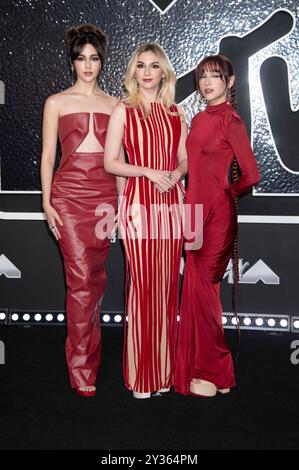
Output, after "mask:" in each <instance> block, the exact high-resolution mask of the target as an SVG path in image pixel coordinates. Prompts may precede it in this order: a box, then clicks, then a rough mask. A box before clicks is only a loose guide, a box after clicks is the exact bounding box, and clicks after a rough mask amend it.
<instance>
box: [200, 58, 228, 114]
mask: <svg viewBox="0 0 299 470" xmlns="http://www.w3.org/2000/svg"><path fill="white" fill-rule="evenodd" d="M205 72H218V73H219V74H220V78H221V80H222V81H223V82H224V83H225V85H226V87H227V92H228V91H229V93H228V100H229V102H230V104H231V105H232V106H233V107H234V108H236V107H237V96H236V85H235V82H234V84H233V86H232V87H231V88H228V84H229V79H230V78H231V77H232V76H233V75H234V69H233V66H232V63H231V61H230V60H229V59H228V58H227V57H226V56H224V55H222V54H218V55H209V56H207V57H205V58H204V59H202V60H201V61H200V62H199V64H198V66H197V67H196V70H195V76H196V86H197V89H198V90H199V79H200V77H201V76H202V75H203V74H204V73H205Z"/></svg>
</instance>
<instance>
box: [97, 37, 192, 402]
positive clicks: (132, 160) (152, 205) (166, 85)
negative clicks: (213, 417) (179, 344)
mask: <svg viewBox="0 0 299 470" xmlns="http://www.w3.org/2000/svg"><path fill="white" fill-rule="evenodd" d="M175 81H176V78H175V75H174V72H173V70H172V67H171V64H170V62H169V60H168V57H167V55H166V54H165V52H164V50H163V49H162V48H161V47H160V46H159V45H158V44H156V43H146V44H143V45H141V46H140V47H139V48H138V49H137V50H136V51H135V52H134V54H133V56H132V58H131V60H130V62H129V64H128V67H127V71H126V77H125V86H126V89H127V92H128V94H127V98H126V99H125V100H124V101H123V102H122V103H119V104H118V105H117V106H116V107H115V110H114V111H113V113H112V115H111V118H110V122H109V127H108V132H107V137H106V145H105V156H104V165H105V169H106V171H107V172H110V173H113V174H115V175H119V176H125V177H127V184H126V188H125V191H124V194H123V198H122V202H121V207H120V215H119V234H120V236H121V238H123V242H124V247H125V254H126V262H127V263H126V264H127V296H126V315H127V318H128V324H127V325H126V328H125V347H124V378H125V383H126V386H127V388H128V389H129V390H132V391H133V396H134V397H135V398H149V397H150V396H151V393H152V392H166V391H168V390H169V389H170V387H171V385H172V383H173V374H174V356H175V342H176V334H177V314H178V284H179V267H180V259H181V251H182V205H183V198H182V196H183V187H182V184H181V178H182V177H183V176H184V175H185V174H186V171H187V155H186V150H185V140H186V136H187V125H186V122H185V118H184V114H183V111H182V110H181V109H180V108H179V107H178V106H176V105H175V104H174V103H173V100H174V92H175ZM122 143H123V145H124V147H125V150H126V152H127V157H128V163H123V162H121V161H119V159H118V155H119V151H120V147H121V144H122Z"/></svg>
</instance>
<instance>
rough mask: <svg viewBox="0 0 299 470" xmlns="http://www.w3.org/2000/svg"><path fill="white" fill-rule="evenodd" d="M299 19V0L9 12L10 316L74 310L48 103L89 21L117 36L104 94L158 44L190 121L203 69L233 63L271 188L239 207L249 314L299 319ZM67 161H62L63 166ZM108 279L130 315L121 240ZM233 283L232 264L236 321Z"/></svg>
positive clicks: (2, 171) (5, 141)
mask: <svg viewBox="0 0 299 470" xmlns="http://www.w3.org/2000/svg"><path fill="white" fill-rule="evenodd" d="M298 17H299V2H298V0H296V1H294V0H290V1H286V0H285V1H284V0H282V1H276V0H272V1H271V2H269V1H265V0H261V1H256V0H252V1H247V2H240V1H234V0H232V1H231V2H229V3H228V2H226V1H224V0H220V1H217V2H214V1H201V0H192V1H191V0H176V1H167V0H160V1H151V0H122V1H121V0H89V1H84V0H83V1H80V2H79V1H77V0H74V1H70V0H64V1H63V2H62V1H45V0H39V1H35V0H31V1H30V2H27V1H25V0H16V1H12V2H8V1H6V2H2V3H1V15H0V25H1V28H0V65H1V66H0V113H1V124H0V126H1V127H0V129H1V132H0V146H1V147H0V150H1V151H0V219H1V220H0V255H1V257H0V289H1V296H0V308H1V307H3V308H7V309H8V308H10V309H13V308H16V309H18V308H19V309H22V308H23V309H33V310H34V309H53V310H56V309H57V310H63V309H64V299H65V290H64V276H63V269H62V261H61V258H60V255H59V251H58V248H57V245H56V243H55V241H54V240H53V239H52V238H51V234H50V233H49V232H48V230H47V226H46V223H45V222H44V220H43V216H42V209H41V194H40V180H39V167H40V151H41V123H42V110H43V105H44V102H45V100H46V98H47V96H49V95H51V94H53V93H57V92H59V91H61V90H63V89H65V88H67V87H68V86H70V85H71V84H72V83H73V76H72V74H71V70H70V66H69V63H68V60H67V57H66V53H65V44H64V33H65V30H66V29H67V28H68V27H69V26H71V25H74V24H75V25H77V24H81V23H84V22H90V23H95V24H97V25H98V26H100V27H102V28H103V29H104V30H105V31H106V32H107V34H108V35H109V38H110V41H109V48H108V53H107V59H106V62H105V66H104V70H103V73H102V74H101V77H100V78H99V84H100V86H102V87H103V88H104V89H105V90H106V91H107V92H108V93H110V94H113V95H114V96H122V94H123V86H122V83H123V76H124V72H125V68H126V64H127V62H128V59H129V57H130V56H131V54H132V52H133V50H134V49H135V48H136V46H137V45H138V44H140V43H141V42H144V41H157V42H159V43H160V44H161V45H162V46H163V47H164V48H165V50H166V52H167V54H168V55H169V57H170V60H171V62H172V64H173V66H174V69H175V71H176V73H177V76H178V84H177V96H176V98H177V102H179V103H181V104H182V105H183V106H184V108H185V111H186V115H187V119H188V122H189V123H190V122H191V120H192V117H193V116H194V114H196V112H198V110H199V109H200V106H199V103H198V96H197V93H196V91H195V80H194V69H195V67H196V64H197V63H198V61H199V60H200V59H201V58H202V57H204V56H205V55H207V54H215V53H218V52H221V53H224V54H226V55H228V56H229V57H230V58H231V60H232V62H233V64H234V67H235V70H236V75H237V82H238V92H239V93H238V94H239V99H238V111H239V113H240V114H241V116H242V118H243V119H244V121H245V123H246V126H247V130H248V133H249V135H250V137H251V141H252V145H253V149H254V153H255V155H256V158H257V161H258V165H259V168H260V172H261V178H262V180H261V183H260V184H259V185H258V186H257V187H256V188H255V189H254V190H253V192H252V194H251V193H250V194H248V195H246V196H245V197H242V198H241V200H240V214H241V217H240V220H241V224H240V237H239V244H240V253H239V255H240V272H241V280H240V286H239V301H238V310H239V312H241V313H242V312H243V313H250V312H253V313H254V312H255V313H264V314H269V315H271V314H281V315H284V314H286V315H292V316H294V317H295V316H296V315H298V307H297V304H298V289H296V274H295V273H296V266H297V264H298V260H297V257H298V253H297V250H296V240H297V239H298V217H296V216H297V214H298V199H297V197H298V195H299V179H298V178H299V177H298V172H299V165H298V158H297V156H298V150H297V149H298V146H297V134H298V131H297V129H298V128H299V127H298V124H299V122H298V121H299V118H298V112H297V111H296V110H297V108H298V102H299V78H298V73H297V69H298V64H299V60H298V59H299V47H298V46H299V26H298ZM59 158H60V155H59V151H58V152H57V161H56V165H57V164H58V163H59ZM249 216H251V217H249ZM246 217H247V218H246ZM261 221H262V222H265V223H262V224H261V223H260V222H261ZM269 222H270V223H269ZM182 269H183V266H182ZM107 272H108V284H107V291H106V295H105V300H104V304H103V308H104V310H105V311H115V312H117V311H123V305H124V259H123V253H122V250H121V246H120V244H119V242H118V241H117V242H116V243H112V249H111V253H110V257H109V260H108V263H107ZM231 281H232V273H231V268H230V266H229V267H228V270H227V273H226V275H225V278H224V282H223V286H222V294H223V295H222V297H223V306H224V310H225V311H231ZM0 322H1V318H0Z"/></svg>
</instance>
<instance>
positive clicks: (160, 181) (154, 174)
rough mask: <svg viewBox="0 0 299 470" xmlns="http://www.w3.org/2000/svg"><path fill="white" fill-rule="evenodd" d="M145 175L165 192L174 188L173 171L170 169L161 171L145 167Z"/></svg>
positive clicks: (161, 191)
mask: <svg viewBox="0 0 299 470" xmlns="http://www.w3.org/2000/svg"><path fill="white" fill-rule="evenodd" d="M144 176H145V177H146V178H148V179H149V180H150V181H151V182H152V183H154V184H155V187H156V188H157V189H158V191H160V193H164V192H165V191H169V189H171V188H172V182H171V172H170V171H161V170H154V169H152V168H144Z"/></svg>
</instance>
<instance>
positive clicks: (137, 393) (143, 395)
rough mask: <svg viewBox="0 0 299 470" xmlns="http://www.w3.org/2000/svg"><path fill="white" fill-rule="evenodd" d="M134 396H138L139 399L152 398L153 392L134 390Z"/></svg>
mask: <svg viewBox="0 0 299 470" xmlns="http://www.w3.org/2000/svg"><path fill="white" fill-rule="evenodd" d="M133 397H134V398H138V399H144V398H150V397H151V392H146V393H144V392H135V391H134V390H133Z"/></svg>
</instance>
